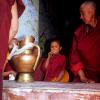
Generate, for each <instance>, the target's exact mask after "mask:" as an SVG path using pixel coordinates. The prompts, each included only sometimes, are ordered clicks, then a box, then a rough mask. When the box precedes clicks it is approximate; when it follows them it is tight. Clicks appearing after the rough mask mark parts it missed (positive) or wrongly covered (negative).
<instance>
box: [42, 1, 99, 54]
mask: <svg viewBox="0 0 100 100" xmlns="http://www.w3.org/2000/svg"><path fill="white" fill-rule="evenodd" d="M84 1H86V0H42V2H43V6H44V8H45V12H46V13H47V17H48V19H49V20H50V21H51V23H52V26H53V28H54V34H56V35H57V36H58V37H60V40H61V41H62V45H63V48H64V49H63V52H64V53H65V54H66V55H67V56H68V55H69V52H70V48H71V46H72V38H73V34H74V31H75V29H76V28H77V27H78V26H79V25H80V24H81V23H82V21H81V20H80V19H79V17H80V13H79V7H80V5H81V4H82V3H83V2H84ZM93 1H94V2H95V3H96V4H97V13H98V15H99V14H100V11H99V10H100V8H99V0H93Z"/></svg>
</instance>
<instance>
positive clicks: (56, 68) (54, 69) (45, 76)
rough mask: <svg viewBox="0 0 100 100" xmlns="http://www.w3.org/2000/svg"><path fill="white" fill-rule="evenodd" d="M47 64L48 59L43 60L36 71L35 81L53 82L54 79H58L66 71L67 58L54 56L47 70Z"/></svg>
mask: <svg viewBox="0 0 100 100" xmlns="http://www.w3.org/2000/svg"><path fill="white" fill-rule="evenodd" d="M45 63H46V59H42V61H41V62H40V64H39V66H38V68H37V70H36V71H35V74H34V78H35V80H38V81H39V80H43V81H51V80H52V79H53V78H55V77H58V76H59V74H60V73H61V71H62V70H64V69H66V57H65V56H64V55H60V54H59V55H53V56H52V57H51V58H50V60H49V64H48V66H47V68H45ZM41 75H42V76H41Z"/></svg>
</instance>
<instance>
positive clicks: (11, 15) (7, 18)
mask: <svg viewBox="0 0 100 100" xmlns="http://www.w3.org/2000/svg"><path fill="white" fill-rule="evenodd" d="M24 8H25V7H24V5H23V3H22V0H0V87H1V88H2V69H3V66H4V63H5V60H6V56H7V51H8V44H9V42H10V41H11V40H12V38H14V36H15V35H16V33H17V29H18V16H20V15H21V13H22V12H23V10H24ZM1 88H0V90H1ZM0 95H1V93H0Z"/></svg>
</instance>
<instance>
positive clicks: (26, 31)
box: [16, 0, 39, 43]
mask: <svg viewBox="0 0 100 100" xmlns="http://www.w3.org/2000/svg"><path fill="white" fill-rule="evenodd" d="M23 3H24V5H25V10H24V12H23V14H22V15H21V17H20V18H19V29H18V33H17V35H16V38H18V39H19V40H20V39H22V38H23V37H25V36H26V35H32V36H34V37H35V43H38V42H39V35H38V33H39V31H38V26H39V25H38V24H39V0H23Z"/></svg>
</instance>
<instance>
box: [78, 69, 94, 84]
mask: <svg viewBox="0 0 100 100" xmlns="http://www.w3.org/2000/svg"><path fill="white" fill-rule="evenodd" d="M78 75H79V77H80V80H81V82H85V83H95V81H93V80H91V79H88V78H87V77H86V76H85V74H84V71H83V70H80V71H79V72H78Z"/></svg>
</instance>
